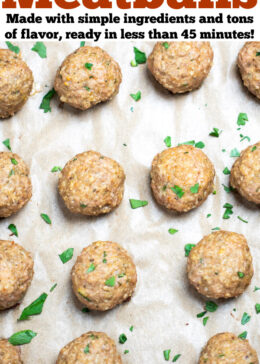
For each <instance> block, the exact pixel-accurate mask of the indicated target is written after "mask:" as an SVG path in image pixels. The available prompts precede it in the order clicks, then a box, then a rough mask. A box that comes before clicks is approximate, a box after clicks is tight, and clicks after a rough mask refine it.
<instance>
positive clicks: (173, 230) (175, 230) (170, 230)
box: [168, 228, 179, 235]
mask: <svg viewBox="0 0 260 364" xmlns="http://www.w3.org/2000/svg"><path fill="white" fill-rule="evenodd" d="M178 231H179V230H177V229H173V228H170V229H169V230H168V233H169V234H171V235H173V234H176V233H177V232H178Z"/></svg>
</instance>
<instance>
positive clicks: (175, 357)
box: [172, 354, 181, 363]
mask: <svg viewBox="0 0 260 364" xmlns="http://www.w3.org/2000/svg"><path fill="white" fill-rule="evenodd" d="M180 356H181V354H176V355H175V356H174V358H173V359H172V362H173V363H175V362H176V361H177V360H178V359H179V358H180Z"/></svg>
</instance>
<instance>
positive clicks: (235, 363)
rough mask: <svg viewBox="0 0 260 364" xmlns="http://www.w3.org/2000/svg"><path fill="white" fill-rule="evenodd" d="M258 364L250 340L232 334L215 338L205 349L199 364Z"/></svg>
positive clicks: (224, 334)
mask: <svg viewBox="0 0 260 364" xmlns="http://www.w3.org/2000/svg"><path fill="white" fill-rule="evenodd" d="M205 363H207V364H218V363H219V364H258V363H259V362H258V358H257V354H256V351H255V350H254V349H253V348H252V347H251V346H250V344H249V342H248V340H242V339H240V338H238V337H237V336H236V335H234V334H232V333H230V332H224V333H221V334H217V335H215V336H213V337H212V338H211V339H210V340H209V341H208V342H207V344H206V346H205V348H204V349H203V351H202V353H201V355H200V359H199V364H205Z"/></svg>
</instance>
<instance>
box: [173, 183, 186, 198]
mask: <svg viewBox="0 0 260 364" xmlns="http://www.w3.org/2000/svg"><path fill="white" fill-rule="evenodd" d="M170 189H171V190H172V191H173V192H174V193H175V194H176V195H177V197H178V198H182V196H183V195H184V193H185V192H184V191H183V189H182V188H181V187H179V186H177V185H174V187H170Z"/></svg>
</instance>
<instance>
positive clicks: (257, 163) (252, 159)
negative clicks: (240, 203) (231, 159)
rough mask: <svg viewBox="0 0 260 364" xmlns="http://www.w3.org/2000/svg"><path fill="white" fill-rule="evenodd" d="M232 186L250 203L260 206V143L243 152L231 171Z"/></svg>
mask: <svg viewBox="0 0 260 364" xmlns="http://www.w3.org/2000/svg"><path fill="white" fill-rule="evenodd" d="M230 184H231V186H232V187H233V188H235V189H236V190H237V191H238V192H239V193H240V195H242V196H243V197H244V198H246V199H247V200H248V201H251V202H254V203H256V204H260V142H258V143H256V144H254V145H251V146H249V147H248V148H246V149H245V150H243V152H241V155H240V157H239V158H238V159H237V160H236V161H235V163H234V164H233V167H232V169H231V174H230Z"/></svg>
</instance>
